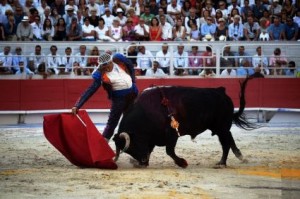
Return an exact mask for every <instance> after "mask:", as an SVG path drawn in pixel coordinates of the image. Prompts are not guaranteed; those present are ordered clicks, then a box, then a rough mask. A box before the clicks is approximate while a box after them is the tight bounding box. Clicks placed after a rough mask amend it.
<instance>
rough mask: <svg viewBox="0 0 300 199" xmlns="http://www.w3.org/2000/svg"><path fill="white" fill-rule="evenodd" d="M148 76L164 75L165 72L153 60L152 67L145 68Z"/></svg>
mask: <svg viewBox="0 0 300 199" xmlns="http://www.w3.org/2000/svg"><path fill="white" fill-rule="evenodd" d="M145 76H148V77H164V76H166V74H165V73H164V71H163V70H162V69H161V68H160V66H159V63H158V61H153V64H152V68H149V69H147V71H146V75H145Z"/></svg>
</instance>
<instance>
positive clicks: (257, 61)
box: [252, 54, 270, 75]
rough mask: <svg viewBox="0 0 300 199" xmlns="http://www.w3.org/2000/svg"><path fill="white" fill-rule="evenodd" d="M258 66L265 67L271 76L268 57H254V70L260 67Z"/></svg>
mask: <svg viewBox="0 0 300 199" xmlns="http://www.w3.org/2000/svg"><path fill="white" fill-rule="evenodd" d="M258 65H261V66H263V68H264V70H265V72H266V74H267V75H269V74H270V71H269V68H268V65H269V62H268V58H267V57H264V56H259V55H258V54H256V55H254V56H253V58H252V66H253V68H256V67H258Z"/></svg>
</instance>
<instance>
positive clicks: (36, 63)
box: [29, 53, 47, 68]
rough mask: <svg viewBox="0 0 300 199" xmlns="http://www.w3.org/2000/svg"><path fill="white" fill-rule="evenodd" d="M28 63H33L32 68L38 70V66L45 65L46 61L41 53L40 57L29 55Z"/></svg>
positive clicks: (33, 54)
mask: <svg viewBox="0 0 300 199" xmlns="http://www.w3.org/2000/svg"><path fill="white" fill-rule="evenodd" d="M29 61H33V64H34V67H35V68H38V66H39V65H40V64H41V63H45V64H46V62H47V60H46V56H45V54H44V53H42V54H41V55H36V54H35V53H31V54H30V57H29Z"/></svg>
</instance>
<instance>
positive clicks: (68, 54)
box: [60, 47, 75, 74]
mask: <svg viewBox="0 0 300 199" xmlns="http://www.w3.org/2000/svg"><path fill="white" fill-rule="evenodd" d="M74 62H75V57H74V56H73V55H72V49H71V48H70V47H67V48H66V49H65V54H64V55H63V56H62V58H61V66H60V73H62V74H64V73H66V74H69V73H71V72H72V69H73V64H74Z"/></svg>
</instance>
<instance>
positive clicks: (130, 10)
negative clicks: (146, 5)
mask: <svg viewBox="0 0 300 199" xmlns="http://www.w3.org/2000/svg"><path fill="white" fill-rule="evenodd" d="M142 6H143V5H139V3H137V0H131V1H130V3H129V4H128V6H127V7H126V12H125V13H127V15H128V16H130V17H131V18H133V17H132V16H136V17H138V16H140V15H141V10H140V8H141V7H142ZM142 8H143V7H142ZM133 21H135V20H134V19H133ZM137 22H138V21H137ZM134 25H137V24H134Z"/></svg>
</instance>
